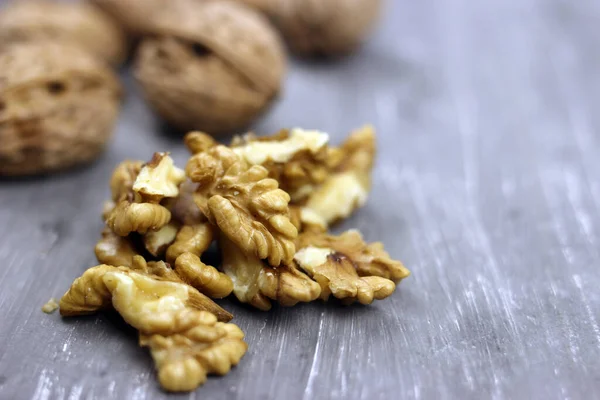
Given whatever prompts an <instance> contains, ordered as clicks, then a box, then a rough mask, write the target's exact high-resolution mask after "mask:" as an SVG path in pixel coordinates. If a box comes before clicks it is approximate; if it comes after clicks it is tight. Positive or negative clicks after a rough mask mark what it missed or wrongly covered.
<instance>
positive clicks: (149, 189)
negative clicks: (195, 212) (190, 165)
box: [132, 153, 185, 202]
mask: <svg viewBox="0 0 600 400" xmlns="http://www.w3.org/2000/svg"><path fill="white" fill-rule="evenodd" d="M184 181H185V172H184V171H183V170H182V169H179V168H177V167H176V166H175V164H174V163H173V159H172V158H171V157H170V156H169V153H154V155H153V156H152V160H150V161H149V162H147V163H146V164H144V166H143V167H142V169H141V170H140V172H139V173H138V175H137V177H136V179H135V182H134V183H133V187H132V188H133V191H134V192H136V193H137V194H139V195H140V196H141V198H142V199H144V200H146V201H151V202H159V201H161V200H162V199H163V198H165V197H170V198H173V197H177V196H179V185H181V183H183V182H184Z"/></svg>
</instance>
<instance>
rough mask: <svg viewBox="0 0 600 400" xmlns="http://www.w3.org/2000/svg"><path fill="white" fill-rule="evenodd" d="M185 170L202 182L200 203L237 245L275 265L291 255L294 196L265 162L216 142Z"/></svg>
mask: <svg viewBox="0 0 600 400" xmlns="http://www.w3.org/2000/svg"><path fill="white" fill-rule="evenodd" d="M186 173H187V175H188V177H189V178H190V179H191V180H192V181H194V182H197V183H198V184H199V187H198V190H197V191H196V193H195V195H194V200H195V202H196V204H197V205H198V207H199V208H200V209H201V210H202V212H203V213H204V215H206V217H207V218H208V219H209V221H211V223H213V224H214V225H216V226H217V227H219V229H220V230H221V232H223V233H224V234H225V235H226V236H227V237H228V238H229V239H230V240H232V241H233V242H234V243H235V244H236V245H237V246H239V247H240V248H241V249H243V250H244V251H245V252H247V253H250V254H254V255H256V256H257V257H258V258H260V259H268V261H269V264H271V265H272V266H278V265H279V264H281V263H282V262H284V263H286V262H290V261H291V260H292V258H293V256H294V253H295V247H294V239H295V238H296V237H297V235H298V231H297V230H296V227H295V226H294V225H293V224H292V223H291V222H290V214H289V208H288V203H289V201H290V197H289V195H288V194H287V193H286V192H284V191H283V190H281V189H279V186H278V183H277V181H276V180H274V179H270V178H268V177H267V176H268V171H267V170H266V169H265V168H264V167H261V166H258V165H254V166H252V167H249V166H248V165H247V163H245V162H244V161H243V160H242V159H240V158H239V157H238V156H237V155H236V154H235V153H234V152H233V151H232V150H231V149H229V148H227V147H225V146H216V147H213V148H211V149H209V150H208V151H206V152H204V153H199V154H196V155H194V156H192V158H190V160H189V162H188V165H187V167H186Z"/></svg>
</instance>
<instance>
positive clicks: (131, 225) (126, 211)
mask: <svg viewBox="0 0 600 400" xmlns="http://www.w3.org/2000/svg"><path fill="white" fill-rule="evenodd" d="M132 197H133V196H127V197H125V198H123V199H122V200H121V201H119V203H117V205H116V206H115V208H113V210H112V211H111V212H110V213H109V214H108V216H107V219H106V225H107V226H108V227H109V228H110V229H112V231H113V232H114V233H116V234H117V235H119V236H127V235H129V234H130V233H131V232H138V233H146V232H148V231H149V230H158V229H160V228H162V227H163V226H165V225H166V224H168V223H169V221H170V220H171V212H170V211H169V210H167V209H166V208H165V207H163V206H161V205H160V204H155V203H136V202H134V201H133V199H132Z"/></svg>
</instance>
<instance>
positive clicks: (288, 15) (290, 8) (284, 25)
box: [237, 0, 382, 56]
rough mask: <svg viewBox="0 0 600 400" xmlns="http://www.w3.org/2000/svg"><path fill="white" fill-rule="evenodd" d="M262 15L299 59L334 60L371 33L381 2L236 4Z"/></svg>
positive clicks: (249, 0)
mask: <svg viewBox="0 0 600 400" xmlns="http://www.w3.org/2000/svg"><path fill="white" fill-rule="evenodd" d="M237 1H239V2H242V3H246V4H248V5H250V6H252V7H255V8H257V9H259V10H260V11H262V12H263V13H265V14H266V15H267V16H269V18H270V19H271V21H272V22H273V23H274V24H275V25H276V26H277V28H278V29H279V30H280V31H281V33H282V34H283V36H284V37H285V39H286V41H287V43H288V45H289V47H290V48H291V49H292V50H293V51H294V52H296V53H298V54H301V55H324V56H336V55H343V54H346V53H350V52H351V51H353V50H354V49H356V48H357V47H358V46H359V45H360V43H361V42H362V41H363V40H364V39H365V37H366V36H367V34H368V33H369V32H370V31H371V29H372V28H373V26H374V25H375V22H376V21H377V18H378V16H379V11H380V8H381V3H382V1H381V0H237Z"/></svg>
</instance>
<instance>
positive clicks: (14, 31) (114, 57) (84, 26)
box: [0, 0, 127, 65]
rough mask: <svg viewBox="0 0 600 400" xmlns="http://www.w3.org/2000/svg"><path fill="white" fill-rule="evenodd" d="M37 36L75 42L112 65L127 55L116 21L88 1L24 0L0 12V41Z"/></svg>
mask: <svg viewBox="0 0 600 400" xmlns="http://www.w3.org/2000/svg"><path fill="white" fill-rule="evenodd" d="M40 39H44V40H53V41H54V40H58V41H69V42H72V43H74V44H78V45H80V46H82V47H83V48H85V49H86V50H87V51H90V52H91V53H93V54H95V55H96V56H98V57H99V58H101V59H102V60H105V61H107V62H109V63H111V64H114V65H117V64H119V63H121V62H122V61H123V60H124V59H125V56H126V54H127V41H126V38H125V35H124V32H123V31H122V30H121V28H120V27H119V26H118V24H116V23H115V21H113V20H112V19H111V18H110V17H108V16H107V15H105V14H104V13H103V12H101V11H100V10H98V9H96V8H95V7H94V6H92V5H90V4H87V3H83V2H79V3H64V2H55V1H47V0H25V1H17V2H14V3H12V4H11V5H10V6H8V7H6V8H5V9H3V10H2V12H0V43H3V44H10V43H15V42H17V43H18V42H23V41H30V40H40Z"/></svg>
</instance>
